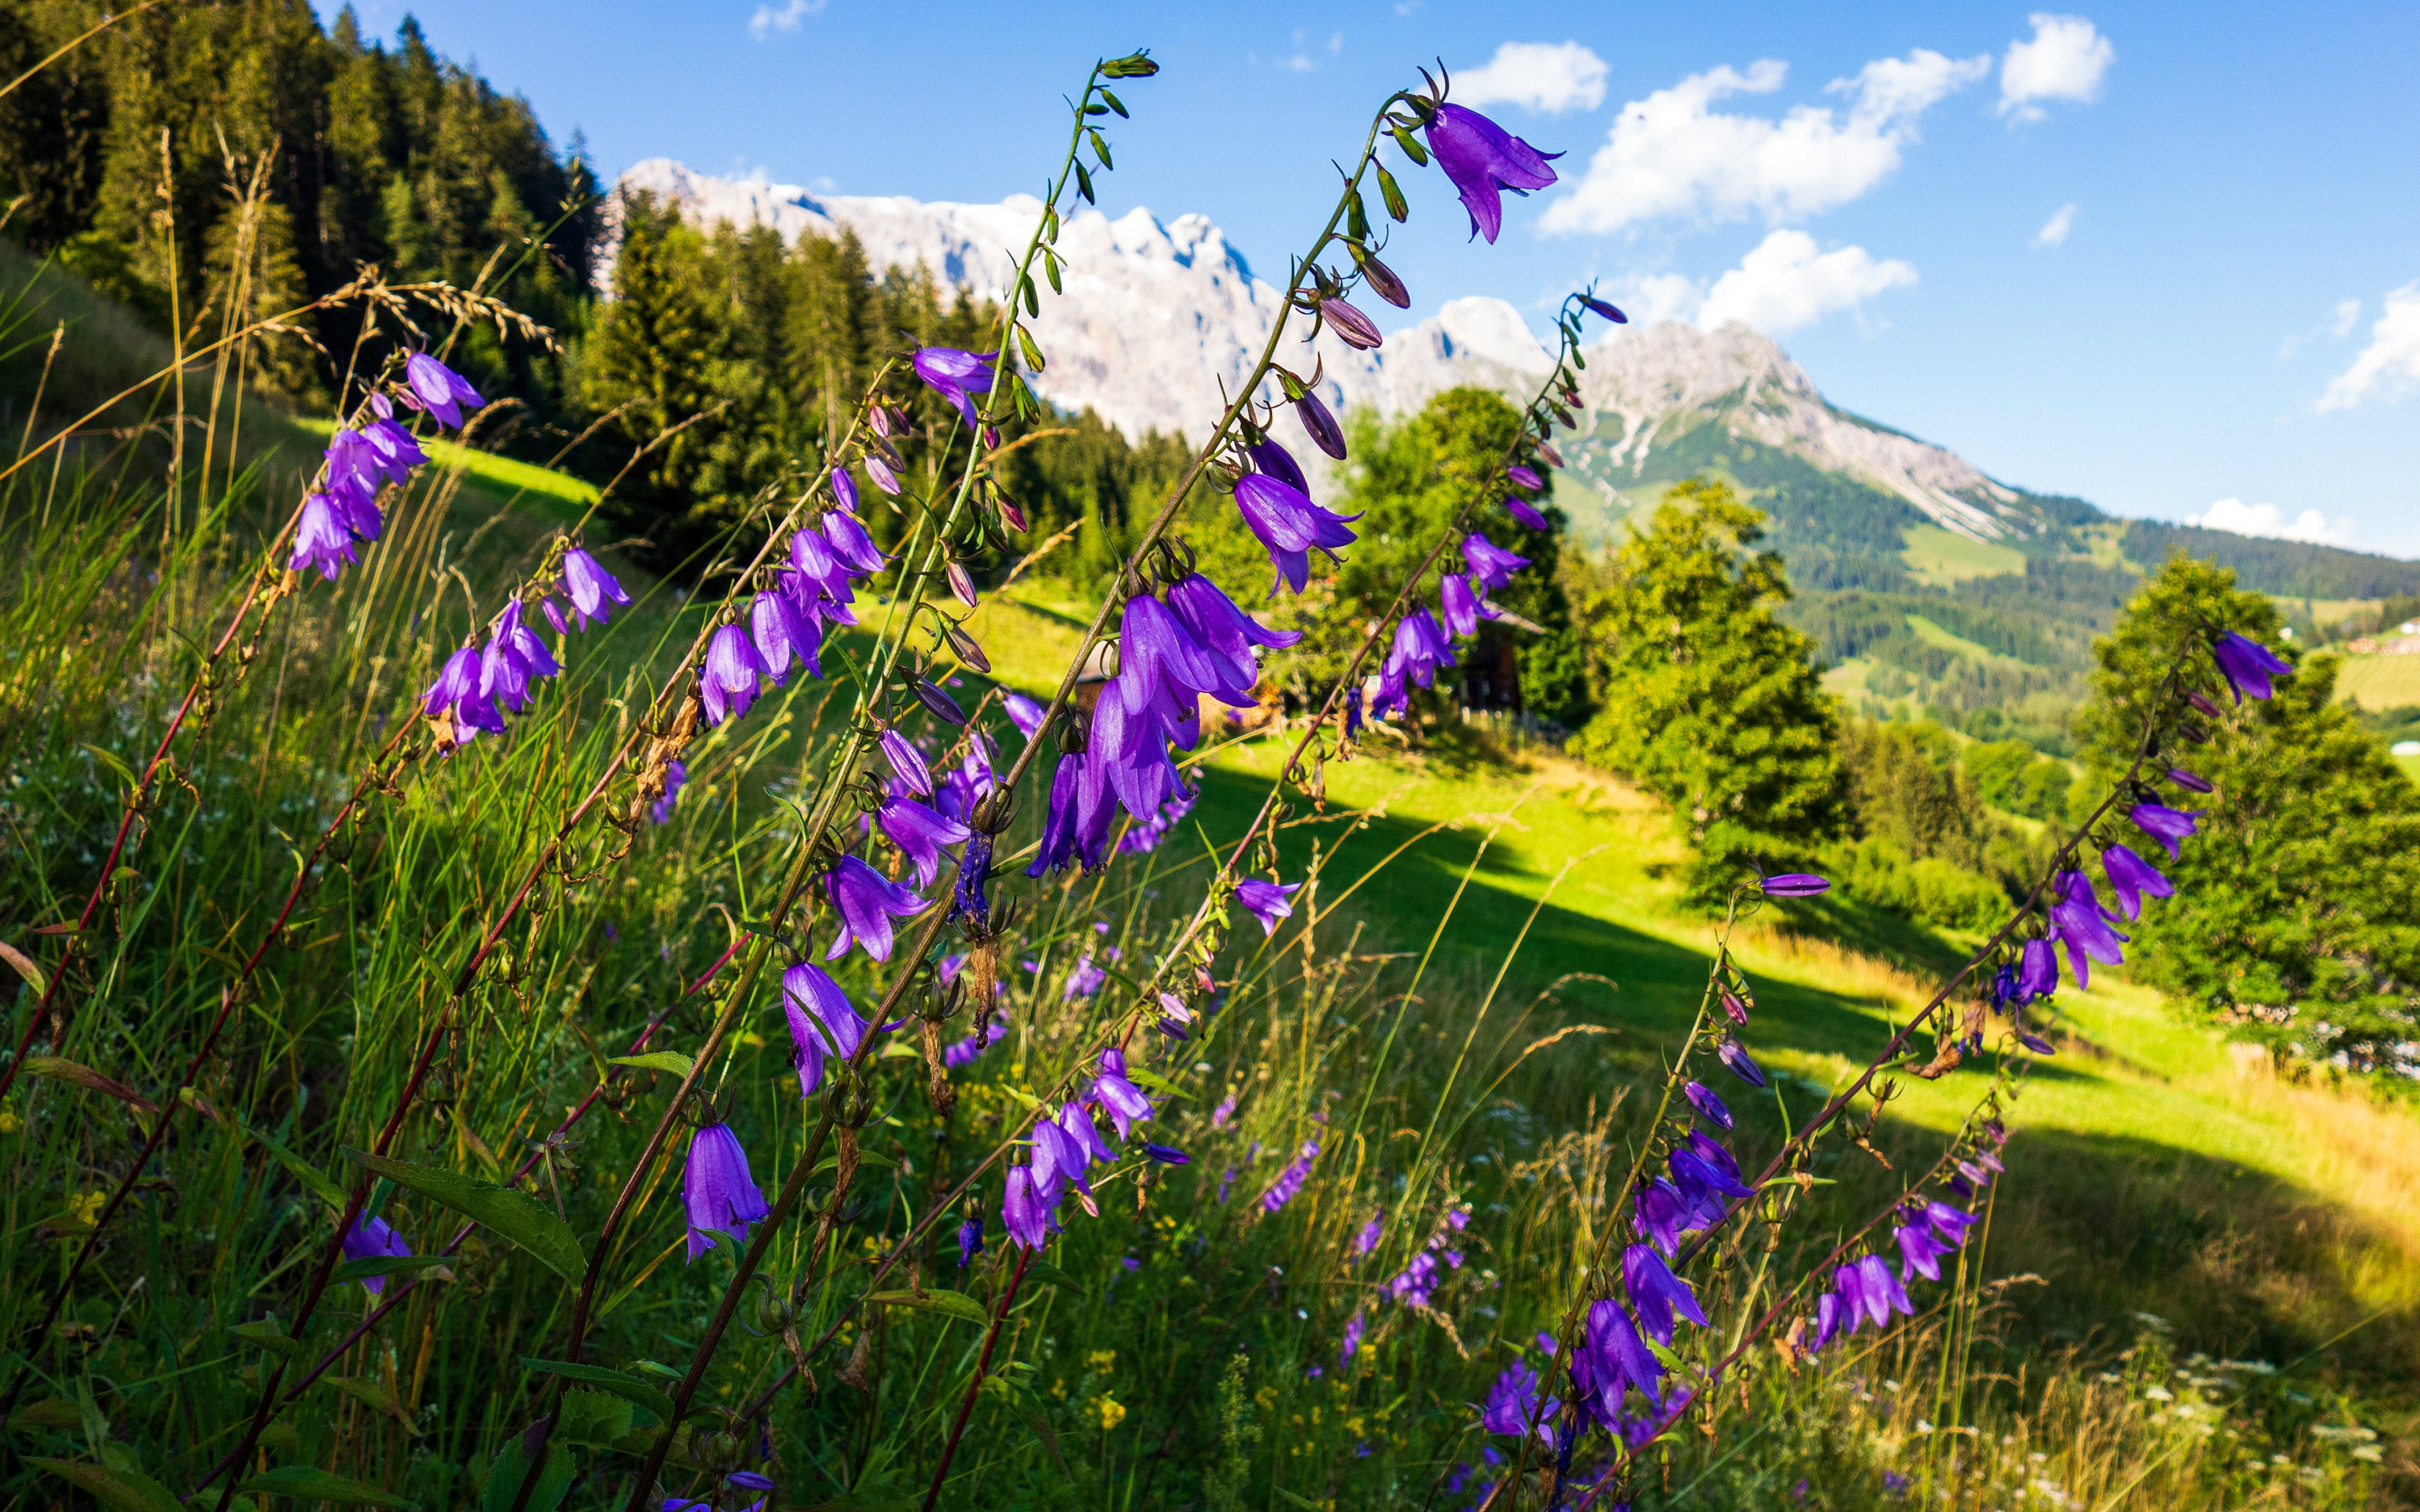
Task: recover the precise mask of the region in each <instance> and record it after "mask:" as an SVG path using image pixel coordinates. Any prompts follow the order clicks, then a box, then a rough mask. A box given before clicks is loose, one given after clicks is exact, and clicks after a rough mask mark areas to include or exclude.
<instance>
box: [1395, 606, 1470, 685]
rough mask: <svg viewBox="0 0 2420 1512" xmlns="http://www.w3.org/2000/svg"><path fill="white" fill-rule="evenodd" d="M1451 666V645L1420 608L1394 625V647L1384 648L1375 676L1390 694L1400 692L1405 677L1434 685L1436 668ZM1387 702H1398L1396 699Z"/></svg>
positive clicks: (1443, 633) (1416, 681)
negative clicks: (1383, 654)
mask: <svg viewBox="0 0 2420 1512" xmlns="http://www.w3.org/2000/svg"><path fill="white" fill-rule="evenodd" d="M1454 665H1456V663H1455V661H1454V657H1453V642H1452V641H1450V640H1447V639H1446V633H1445V627H1444V626H1443V625H1439V624H1437V622H1436V616H1435V615H1434V614H1432V613H1430V612H1429V611H1428V610H1427V609H1425V608H1423V609H1414V610H1413V611H1412V612H1410V613H1409V614H1406V615H1404V617H1403V619H1402V621H1400V622H1399V623H1398V624H1397V625H1395V639H1394V643H1393V644H1392V645H1391V646H1389V647H1388V651H1387V660H1386V663H1385V665H1384V666H1383V667H1382V668H1381V669H1380V670H1379V673H1378V675H1379V680H1380V681H1381V682H1383V683H1385V684H1386V685H1387V687H1388V688H1389V689H1390V690H1395V689H1400V688H1401V687H1403V684H1404V679H1405V678H1406V677H1408V678H1409V679H1411V680H1412V681H1413V682H1415V683H1418V684H1419V685H1420V686H1421V687H1433V686H1434V685H1435V680H1436V673H1437V670H1438V669H1439V668H1442V667H1451V666H1454ZM1388 702H1400V697H1398V698H1394V699H1389V700H1388Z"/></svg>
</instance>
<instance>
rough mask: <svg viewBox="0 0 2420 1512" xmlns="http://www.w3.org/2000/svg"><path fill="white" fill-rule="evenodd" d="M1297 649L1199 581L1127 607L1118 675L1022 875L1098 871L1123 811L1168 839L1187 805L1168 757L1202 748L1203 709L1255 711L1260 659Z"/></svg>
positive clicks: (1056, 788) (1053, 795) (1196, 577)
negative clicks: (1209, 703) (1173, 817)
mask: <svg viewBox="0 0 2420 1512" xmlns="http://www.w3.org/2000/svg"><path fill="white" fill-rule="evenodd" d="M1299 639H1300V637H1299V636H1298V635H1296V634H1295V633H1294V632H1291V631H1280V630H1271V629H1269V628H1267V627H1266V626H1264V625H1260V624H1258V623H1257V622H1255V621H1254V620H1253V619H1252V617H1251V616H1250V615H1249V614H1246V613H1245V612H1244V611H1243V610H1242V609H1237V608H1236V607H1235V604H1234V601H1233V599H1231V598H1229V597H1228V596H1227V595H1226V594H1224V593H1222V592H1220V591H1219V588H1218V584H1216V583H1214V582H1212V581H1211V580H1210V579H1207V578H1205V577H1203V576H1202V575H1201V574H1200V573H1198V572H1196V573H1187V575H1186V576H1185V577H1183V578H1182V579H1178V580H1177V581H1176V582H1174V583H1173V584H1171V585H1170V587H1169V588H1168V590H1167V594H1166V596H1165V599H1164V600H1163V599H1162V598H1160V597H1156V596H1155V595H1153V594H1148V593H1142V594H1135V595H1134V596H1133V597H1132V598H1129V599H1128V600H1126V604H1125V610H1124V612H1123V614H1122V615H1121V617H1120V620H1119V638H1118V674H1117V676H1116V677H1114V678H1112V679H1110V681H1109V683H1108V684H1106V685H1105V686H1103V687H1102V688H1101V690H1100V697H1099V699H1098V701H1097V702H1095V703H1094V706H1093V719H1092V729H1091V731H1090V733H1089V734H1088V735H1087V736H1086V739H1085V743H1084V748H1083V749H1082V750H1080V751H1069V752H1067V753H1065V754H1063V755H1062V756H1061V757H1060V758H1059V765H1058V768H1057V770H1056V771H1055V772H1054V773H1053V774H1052V776H1051V781H1050V807H1049V812H1048V814H1047V818H1046V820H1045V823H1044V825H1043V833H1042V847H1041V850H1040V852H1039V854H1037V855H1036V856H1034V858H1033V864H1032V866H1030V867H1028V868H1027V869H1026V875H1028V876H1032V877H1038V876H1042V875H1044V874H1045V873H1047V872H1054V871H1059V870H1063V869H1064V868H1066V867H1068V866H1070V865H1078V866H1081V867H1082V868H1083V869H1084V870H1086V871H1091V870H1093V869H1094V868H1095V867H1098V866H1099V865H1101V863H1102V862H1103V861H1105V860H1107V859H1108V858H1109V830H1110V826H1111V825H1112V824H1113V823H1114V821H1115V820H1116V818H1117V810H1118V809H1120V808H1123V809H1124V810H1125V811H1126V812H1127V813H1129V814H1131V815H1133V816H1134V817H1135V819H1136V821H1137V822H1138V824H1140V825H1145V826H1148V825H1153V824H1155V823H1159V824H1161V825H1163V827H1164V825H1165V823H1166V822H1167V821H1166V819H1165V816H1166V814H1167V812H1168V809H1169V806H1170V805H1171V804H1187V805H1189V804H1190V803H1191V801H1192V790H1191V789H1188V788H1187V787H1186V785H1185V783H1184V781H1183V779H1181V778H1180V777H1179V776H1178V774H1177V770H1176V764H1175V762H1174V760H1173V759H1172V757H1171V747H1173V748H1175V749H1177V750H1188V751H1189V750H1191V749H1193V748H1194V747H1195V746H1197V745H1199V744H1200V743H1201V739H1202V714H1201V700H1202V698H1203V697H1205V696H1207V697H1209V698H1212V699H1216V700H1218V702H1221V703H1225V704H1227V705H1228V706H1230V707H1232V708H1249V707H1251V706H1252V703H1253V698H1252V691H1251V690H1252V685H1253V684H1254V683H1256V682H1258V681H1259V680H1260V666H1259V662H1258V659H1257V657H1256V655H1255V651H1256V648H1259V647H1284V646H1290V645H1292V644H1294V643H1295V640H1299ZM1112 800H1114V802H1113V801H1112ZM1179 811H1180V812H1181V811H1182V810H1179Z"/></svg>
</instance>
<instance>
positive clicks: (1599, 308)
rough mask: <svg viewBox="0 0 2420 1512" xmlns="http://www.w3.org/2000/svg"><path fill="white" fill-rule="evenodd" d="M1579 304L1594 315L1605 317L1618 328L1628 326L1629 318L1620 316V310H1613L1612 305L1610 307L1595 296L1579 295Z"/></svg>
mask: <svg viewBox="0 0 2420 1512" xmlns="http://www.w3.org/2000/svg"><path fill="white" fill-rule="evenodd" d="M1580 303H1582V304H1584V305H1586V306H1587V307H1588V308H1589V309H1590V310H1592V311H1594V312H1595V313H1596V314H1598V315H1601V316H1605V317H1606V319H1607V320H1610V321H1612V322H1613V323H1614V324H1615V325H1618V326H1626V325H1628V324H1630V316H1626V315H1624V314H1622V313H1621V311H1620V310H1618V309H1616V308H1614V306H1612V305H1610V304H1607V303H1606V301H1603V300H1600V299H1598V298H1597V297H1596V296H1595V295H1593V294H1583V295H1581V296H1580Z"/></svg>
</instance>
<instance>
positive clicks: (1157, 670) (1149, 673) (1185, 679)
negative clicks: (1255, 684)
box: [1116, 594, 1249, 715]
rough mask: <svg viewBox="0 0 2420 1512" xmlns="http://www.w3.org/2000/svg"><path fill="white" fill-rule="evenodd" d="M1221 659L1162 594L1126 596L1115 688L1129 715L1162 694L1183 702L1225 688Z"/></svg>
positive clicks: (1172, 700) (1139, 712)
mask: <svg viewBox="0 0 2420 1512" xmlns="http://www.w3.org/2000/svg"><path fill="white" fill-rule="evenodd" d="M1222 661H1223V658H1219V657H1213V656H1211V655H1210V653H1209V652H1207V651H1204V650H1203V649H1202V646H1201V644H1200V642H1198V641H1196V640H1194V639H1193V636H1192V633H1191V632H1190V631H1188V630H1187V629H1186V628H1185V625H1184V624H1183V622H1182V621H1180V620H1178V619H1177V617H1176V616H1175V615H1174V614H1173V613H1172V612H1171V611H1170V609H1169V607H1168V606H1167V605H1165V604H1163V603H1161V602H1160V601H1159V600H1158V599H1156V598H1154V597H1152V596H1151V595H1150V594H1136V595H1135V596H1134V597H1132V598H1129V599H1127V600H1126V606H1125V611H1124V612H1123V613H1122V614H1121V615H1120V616H1119V620H1118V680H1117V685H1116V690H1117V693H1118V696H1119V697H1120V698H1122V699H1123V700H1125V706H1126V712H1127V714H1129V715H1139V714H1141V713H1143V712H1144V711H1145V710H1146V709H1147V708H1149V707H1151V706H1152V704H1153V703H1154V702H1156V700H1157V699H1158V698H1160V697H1161V696H1166V697H1167V698H1168V699H1169V701H1170V702H1171V703H1172V704H1176V705H1178V706H1180V707H1181V706H1182V705H1184V704H1186V703H1189V702H1191V700H1192V698H1193V696H1194V695H1195V694H1197V693H1209V692H1213V691H1215V690H1217V689H1218V688H1220V687H1223V686H1224V685H1225V682H1226V677H1225V672H1224V669H1223V668H1222V666H1221V665H1220V663H1221V662H1222ZM1245 702H1249V700H1246V701H1245Z"/></svg>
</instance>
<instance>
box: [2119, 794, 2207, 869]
mask: <svg viewBox="0 0 2420 1512" xmlns="http://www.w3.org/2000/svg"><path fill="white" fill-rule="evenodd" d="M2201 816H2202V810H2199V809H2171V808H2169V807H2168V806H2167V805H2166V804H2164V803H2138V804H2136V805H2134V807H2133V808H2132V809H2129V810H2126V817H2127V818H2129V819H2132V820H2133V821H2134V827H2135V828H2137V829H2139V830H2141V831H2142V832H2143V833H2144V834H2146V835H2149V836H2150V837H2151V838H2152V839H2153V840H2155V841H2159V842H2160V843H2161V844H2162V845H2164V846H2165V847H2166V848H2167V852H2168V859H2169V860H2171V861H2173V860H2175V859H2177V856H2178V854H2179V852H2178V846H2179V845H2180V844H2181V843H2182V842H2183V841H2185V840H2187V839H2188V838H2190V837H2191V836H2192V835H2193V833H2194V831H2195V829H2197V828H2199V827H2200V826H2199V825H2197V824H2195V821H2196V820H2198V819H2200V818H2201Z"/></svg>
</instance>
